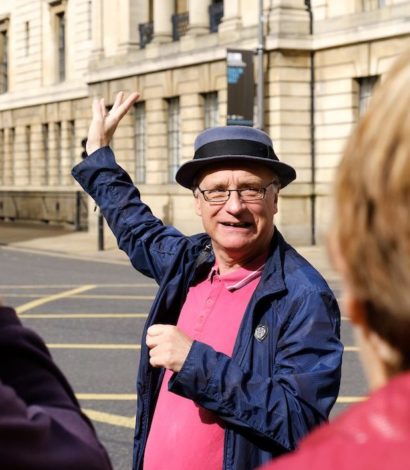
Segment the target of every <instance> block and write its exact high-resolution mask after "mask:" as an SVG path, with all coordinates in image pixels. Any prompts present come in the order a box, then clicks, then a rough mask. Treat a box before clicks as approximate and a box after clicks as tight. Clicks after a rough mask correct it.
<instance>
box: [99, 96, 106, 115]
mask: <svg viewBox="0 0 410 470" xmlns="http://www.w3.org/2000/svg"><path fill="white" fill-rule="evenodd" d="M100 112H101V116H102V117H105V116H107V108H106V107H105V100H104V98H101V99H100Z"/></svg>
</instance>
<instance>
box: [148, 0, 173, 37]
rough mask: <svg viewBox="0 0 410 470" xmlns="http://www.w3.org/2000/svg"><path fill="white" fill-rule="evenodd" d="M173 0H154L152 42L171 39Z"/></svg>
mask: <svg viewBox="0 0 410 470" xmlns="http://www.w3.org/2000/svg"><path fill="white" fill-rule="evenodd" d="M173 14H174V0H154V38H153V41H152V42H157V43H158V42H159V43H161V42H170V41H172V20H171V17H172V15H173Z"/></svg>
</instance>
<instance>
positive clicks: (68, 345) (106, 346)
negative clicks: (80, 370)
mask: <svg viewBox="0 0 410 470" xmlns="http://www.w3.org/2000/svg"><path fill="white" fill-rule="evenodd" d="M47 347H48V348H49V349H141V345H140V344H73V343H52V344H47Z"/></svg>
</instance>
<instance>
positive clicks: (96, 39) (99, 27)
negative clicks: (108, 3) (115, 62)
mask: <svg viewBox="0 0 410 470" xmlns="http://www.w3.org/2000/svg"><path fill="white" fill-rule="evenodd" d="M91 8H92V42H93V54H97V55H99V56H102V55H103V52H104V41H103V22H104V6H103V0H93V2H92V4H91Z"/></svg>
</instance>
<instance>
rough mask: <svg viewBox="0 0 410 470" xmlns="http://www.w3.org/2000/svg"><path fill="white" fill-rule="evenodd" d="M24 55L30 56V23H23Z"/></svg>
mask: <svg viewBox="0 0 410 470" xmlns="http://www.w3.org/2000/svg"><path fill="white" fill-rule="evenodd" d="M24 53H25V55H26V56H28V55H29V54H30V23H29V22H28V21H26V22H25V23H24Z"/></svg>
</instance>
